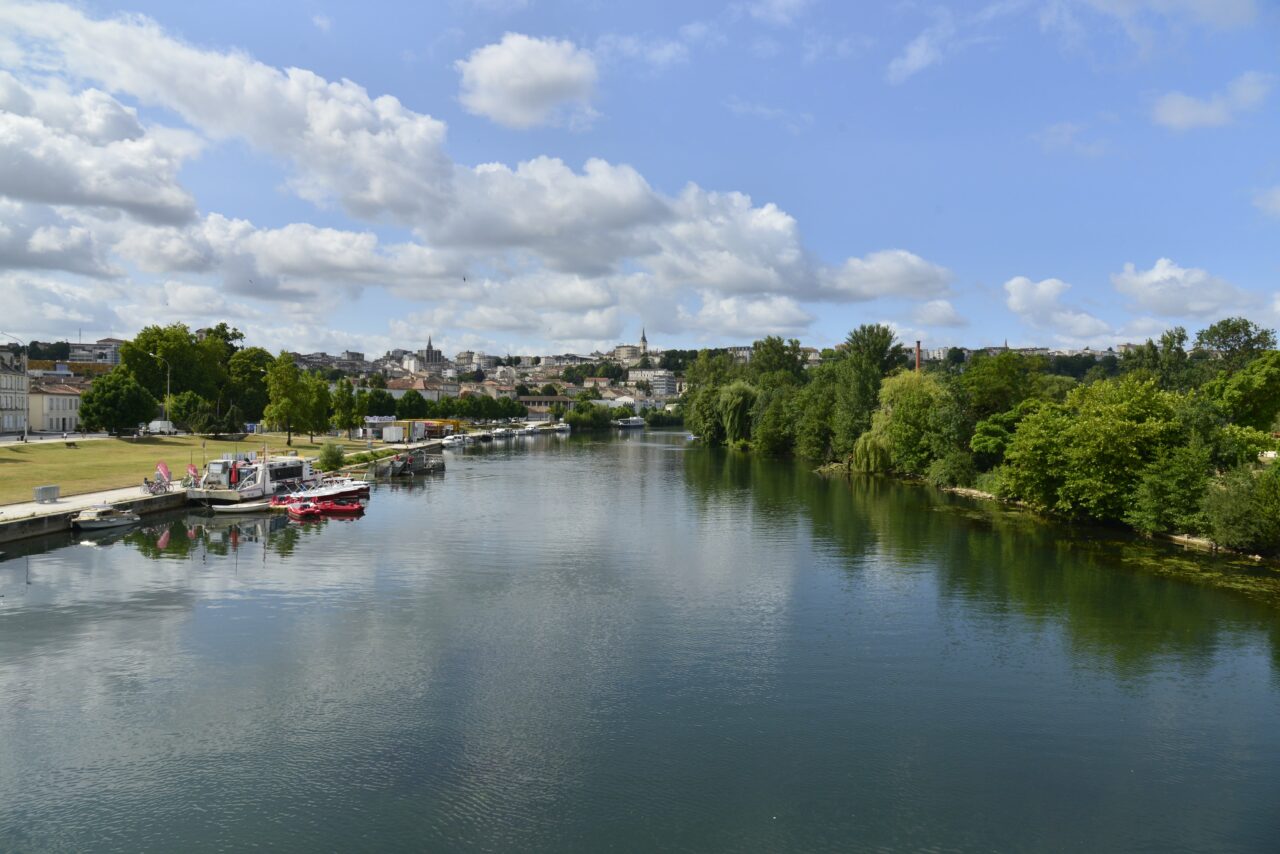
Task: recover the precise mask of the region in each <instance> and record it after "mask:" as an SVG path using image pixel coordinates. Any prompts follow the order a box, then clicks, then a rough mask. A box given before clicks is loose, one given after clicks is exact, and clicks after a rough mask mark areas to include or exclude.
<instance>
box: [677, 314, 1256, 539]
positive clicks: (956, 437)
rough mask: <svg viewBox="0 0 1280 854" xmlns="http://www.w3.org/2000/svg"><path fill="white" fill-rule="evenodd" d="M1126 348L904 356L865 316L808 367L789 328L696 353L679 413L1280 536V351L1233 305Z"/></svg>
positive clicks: (1029, 490)
mask: <svg viewBox="0 0 1280 854" xmlns="http://www.w3.org/2000/svg"><path fill="white" fill-rule="evenodd" d="M1189 343H1190V342H1189V338H1188V335H1187V333H1186V331H1185V330H1183V329H1181V328H1175V329H1172V330H1170V331H1168V332H1166V333H1165V334H1164V335H1162V336H1161V338H1160V340H1159V341H1158V342H1157V341H1153V340H1149V341H1147V342H1146V343H1145V344H1144V345H1142V346H1140V347H1137V348H1134V349H1131V350H1130V351H1128V352H1126V353H1125V354H1124V355H1123V356H1121V357H1117V356H1114V355H1109V356H1106V357H1104V358H1102V359H1095V358H1093V357H1091V356H1085V357H1083V361H1082V360H1081V358H1080V357H1057V358H1048V357H1043V356H1028V355H1023V354H1021V353H1018V352H1015V351H1012V350H1008V349H1004V350H1001V351H996V352H993V353H989V354H978V355H975V356H974V357H973V358H972V359H971V360H969V361H967V362H966V361H965V360H964V356H963V354H961V353H959V352H958V351H952V355H949V356H948V358H947V359H946V360H945V361H943V362H941V363H931V364H930V365H928V366H927V367H926V368H925V369H924V370H921V371H916V370H909V369H908V366H907V353H906V350H905V348H904V347H903V346H902V345H901V343H900V342H898V341H896V340H895V338H894V335H893V333H892V331H891V330H889V329H888V328H886V327H883V326H879V325H864V326H861V327H859V328H858V329H856V330H854V331H853V332H851V333H850V334H849V336H848V338H847V339H846V340H845V342H844V343H843V344H842V345H841V346H840V347H839V348H837V349H836V350H833V351H826V352H824V358H823V361H822V363H821V364H820V365H818V366H816V367H813V368H809V369H806V367H805V365H804V360H803V358H802V354H801V352H800V348H799V343H798V342H796V341H791V342H783V341H782V340H781V339H778V338H766V339H764V340H763V341H759V342H757V343H756V346H755V350H754V352H753V354H752V358H751V361H750V362H749V363H748V364H746V365H739V364H735V363H733V362H732V360H730V359H729V358H728V357H725V356H714V355H712V354H710V353H700V354H699V355H698V358H697V359H696V360H694V362H693V363H692V364H690V366H689V368H688V373H687V379H688V384H689V390H688V392H687V394H686V397H685V402H684V413H685V423H686V426H687V427H688V428H689V429H690V430H691V431H692V432H694V433H696V434H697V435H699V436H700V437H702V439H703V440H704V441H706V442H707V443H709V444H713V445H726V446H730V447H735V448H741V449H744V450H750V451H752V452H754V453H760V454H765V455H770V456H796V457H799V458H802V459H805V460H810V461H813V462H815V463H817V464H823V463H836V464H838V465H840V466H842V467H847V468H848V469H849V470H851V471H855V472H867V473H886V474H894V475H898V476H902V477H908V478H920V479H924V480H926V481H928V482H930V483H932V484H934V485H937V486H944V487H963V488H976V489H977V490H980V491H981V492H984V493H989V494H991V495H994V496H996V497H998V498H1001V499H1004V500H1008V501H1016V502H1020V503H1022V504H1023V505H1025V506H1027V507H1029V508H1031V509H1033V510H1035V511H1037V512H1040V513H1043V514H1047V515H1052V516H1056V517H1061V518H1065V519H1071V520H1088V521H1096V522H1103V523H1110V524H1121V525H1127V526H1129V527H1131V528H1133V529H1135V530H1137V531H1139V532H1142V533H1144V534H1149V535H1155V534H1176V535H1188V536H1193V537H1204V538H1207V539H1209V540H1211V541H1212V542H1214V543H1216V544H1218V545H1220V546H1223V547H1227V548H1230V549H1234V550H1239V551H1244V552H1249V553H1257V554H1266V555H1273V556H1274V555H1277V554H1280V466H1277V465H1275V464H1274V463H1273V461H1272V460H1273V458H1274V454H1275V450H1276V448H1277V442H1276V439H1275V437H1274V435H1273V431H1276V430H1278V429H1280V423H1278V418H1280V352H1277V351H1276V349H1275V346H1276V338H1275V333H1274V332H1273V331H1271V330H1268V329H1263V328H1260V327H1258V326H1257V325H1256V324H1254V323H1252V322H1251V321H1248V320H1246V319H1244V318H1228V319H1226V320H1222V321H1219V322H1218V323H1215V324H1213V325H1212V326H1210V327H1208V328H1207V329H1204V330H1202V331H1200V332H1199V333H1198V334H1197V335H1196V337H1195V340H1194V343H1193V344H1190V346H1189Z"/></svg>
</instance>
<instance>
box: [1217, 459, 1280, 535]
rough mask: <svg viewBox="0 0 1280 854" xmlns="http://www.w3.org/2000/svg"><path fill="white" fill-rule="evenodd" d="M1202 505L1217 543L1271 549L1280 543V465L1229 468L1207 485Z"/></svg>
mask: <svg viewBox="0 0 1280 854" xmlns="http://www.w3.org/2000/svg"><path fill="white" fill-rule="evenodd" d="M1201 509H1202V511H1203V513H1204V518H1205V523H1206V527H1207V529H1208V533H1209V536H1210V538H1212V539H1213V541H1214V542H1215V543H1217V544H1218V545H1220V546H1226V547H1227V548H1232V549H1245V550H1248V551H1252V552H1263V553H1274V552H1275V551H1276V550H1277V548H1278V547H1280V466H1275V465H1272V466H1269V467H1268V468H1267V469H1265V470H1264V471H1262V472H1258V471H1256V469H1255V468H1254V466H1253V465H1244V466H1240V467H1238V468H1235V469H1232V470H1231V471H1229V472H1227V473H1226V474H1225V475H1223V476H1221V477H1219V478H1218V479H1217V480H1216V481H1215V482H1214V483H1213V484H1211V485H1210V487H1209V489H1208V490H1207V491H1206V492H1205V494H1204V502H1203V504H1202V506H1201Z"/></svg>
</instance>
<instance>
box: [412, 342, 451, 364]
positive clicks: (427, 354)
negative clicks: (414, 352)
mask: <svg viewBox="0 0 1280 854" xmlns="http://www.w3.org/2000/svg"><path fill="white" fill-rule="evenodd" d="M418 357H419V358H420V359H421V360H422V364H424V365H439V364H441V363H442V362H444V361H445V358H444V353H442V352H440V351H439V350H437V349H436V348H435V347H433V346H431V336H430V335H428V336H427V346H426V349H424V350H419V351H418Z"/></svg>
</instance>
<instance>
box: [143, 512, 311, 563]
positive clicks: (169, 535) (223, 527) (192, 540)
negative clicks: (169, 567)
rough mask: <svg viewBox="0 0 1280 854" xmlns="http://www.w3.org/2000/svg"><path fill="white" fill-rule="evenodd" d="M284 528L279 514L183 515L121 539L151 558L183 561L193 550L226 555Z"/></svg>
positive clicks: (286, 520)
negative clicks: (249, 515) (248, 516)
mask: <svg viewBox="0 0 1280 854" xmlns="http://www.w3.org/2000/svg"><path fill="white" fill-rule="evenodd" d="M287 527H288V519H287V518H285V517H283V516H281V515H278V514H271V515H262V516H255V517H253V518H250V519H246V518H239V519H236V518H231V517H221V516H216V515H214V516H196V515H185V516H182V517H174V518H170V519H168V520H166V521H164V522H159V523H153V524H149V525H145V526H143V527H141V528H137V529H134V530H131V531H130V532H129V533H128V534H126V535H125V537H124V542H126V543H128V544H129V545H131V546H133V547H134V548H135V549H136V550H137V551H138V553H139V554H141V555H143V556H144V557H147V558H150V559H151V560H185V559H187V558H190V557H192V556H193V555H194V554H195V553H196V552H202V553H203V554H206V555H217V556H220V557H225V556H226V555H229V554H232V553H233V552H235V551H237V550H238V549H241V548H244V547H245V546H248V545H251V544H255V545H256V544H261V543H262V542H263V541H264V540H265V539H268V538H269V537H270V535H271V532H272V531H273V530H276V529H280V528H287Z"/></svg>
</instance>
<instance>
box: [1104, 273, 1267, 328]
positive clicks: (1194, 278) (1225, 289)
mask: <svg viewBox="0 0 1280 854" xmlns="http://www.w3.org/2000/svg"><path fill="white" fill-rule="evenodd" d="M1111 282H1112V284H1114V285H1115V287H1116V290H1118V291H1119V292H1120V293H1122V294H1124V295H1125V296H1127V297H1129V298H1130V299H1131V300H1133V301H1134V304H1135V305H1136V306H1137V307H1138V308H1140V309H1142V310H1144V311H1149V312H1151V313H1153V314H1156V315H1160V316H1162V317H1201V318H1208V317H1212V316H1215V315H1218V314H1221V313H1224V312H1230V313H1239V312H1240V311H1241V310H1243V309H1244V308H1247V307H1249V306H1251V305H1253V304H1254V303H1255V302H1256V299H1255V297H1254V296H1253V295H1252V294H1249V293H1246V292H1245V291H1242V290H1240V289H1239V288H1237V287H1236V286H1235V285H1233V284H1231V283H1230V282H1228V281H1226V280H1225V279H1222V278H1219V277H1218V276H1214V275H1212V274H1210V273H1209V272H1208V271H1207V270H1200V269H1196V268H1194V267H1193V268H1186V267H1179V266H1178V265H1177V264H1175V263H1174V262H1173V261H1170V260H1169V259H1168V258H1160V259H1159V260H1157V261H1156V263H1155V264H1154V265H1153V266H1152V267H1151V269H1150V270H1139V269H1137V268H1136V267H1134V265H1133V264H1125V265H1124V270H1123V271H1122V272H1119V273H1115V274H1113V275H1112V276H1111Z"/></svg>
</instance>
